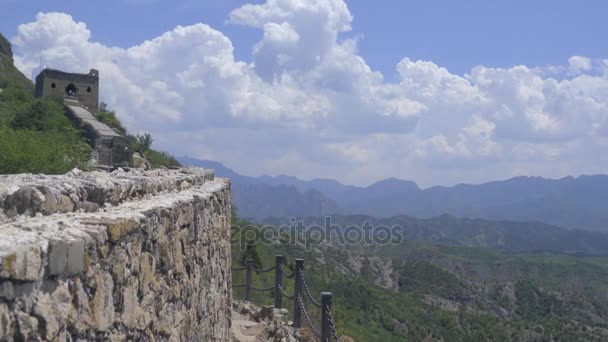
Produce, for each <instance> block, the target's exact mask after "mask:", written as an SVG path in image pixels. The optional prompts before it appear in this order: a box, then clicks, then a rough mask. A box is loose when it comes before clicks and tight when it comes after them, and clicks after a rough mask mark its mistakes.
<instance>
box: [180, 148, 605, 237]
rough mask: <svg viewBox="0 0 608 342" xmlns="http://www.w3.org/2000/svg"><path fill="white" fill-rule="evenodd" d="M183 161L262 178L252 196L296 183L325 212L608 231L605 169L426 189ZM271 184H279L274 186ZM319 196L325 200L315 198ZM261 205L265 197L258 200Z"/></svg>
mask: <svg viewBox="0 0 608 342" xmlns="http://www.w3.org/2000/svg"><path fill="white" fill-rule="evenodd" d="M180 161H181V162H182V163H183V164H193V165H199V166H207V167H211V168H214V169H216V171H217V173H218V175H221V176H227V177H230V178H232V179H233V182H234V183H235V190H234V191H235V194H237V193H239V192H240V190H239V189H238V187H239V186H242V185H244V184H247V185H251V184H257V185H258V186H259V188H258V189H256V191H255V193H252V192H250V193H249V195H250V197H248V200H250V199H253V198H255V196H261V197H258V198H257V199H256V201H260V202H261V201H262V199H264V201H265V203H269V201H270V200H271V199H270V198H269V197H267V196H266V195H265V192H269V193H270V192H272V191H279V190H277V189H276V187H287V188H284V190H282V191H281V193H282V194H286V192H285V191H287V190H286V189H292V190H291V191H293V189H295V190H297V193H299V194H302V195H303V194H305V193H307V192H309V191H313V192H314V195H309V196H308V197H307V198H306V200H305V201H304V202H303V203H306V204H307V205H306V208H307V209H305V210H303V211H310V209H308V208H323V212H324V213H339V212H342V213H346V214H365V215H371V216H377V217H391V216H398V215H410V216H416V217H423V218H424V217H433V216H438V215H442V214H451V215H454V216H459V217H472V218H486V219H493V220H519V221H540V222H545V223H549V224H553V225H559V226H563V227H567V228H580V229H589V230H599V231H608V176H605V175H600V176H580V177H577V178H574V177H565V178H561V179H545V178H541V177H516V178H512V179H508V180H504V181H496V182H489V183H484V184H479V185H468V184H461V185H456V186H452V187H444V186H436V187H431V188H428V189H424V190H422V189H420V188H419V187H418V186H417V185H416V184H415V183H414V182H411V181H404V180H399V179H395V178H389V179H386V180H383V181H380V182H377V183H375V184H372V185H370V186H368V187H357V186H351V185H344V184H341V183H339V182H338V181H335V180H328V179H313V180H310V181H305V180H300V179H298V178H296V177H290V176H276V177H271V176H262V177H246V176H241V175H238V174H236V173H235V172H234V171H232V170H230V169H228V168H226V167H224V166H222V165H221V164H219V163H215V162H210V161H196V160H193V159H187V158H182V159H181V160H180ZM195 161H196V162H198V164H195V163H194V162H195ZM261 185H266V187H261ZM271 188H275V189H274V190H272V191H271ZM274 196H275V197H276V196H277V195H276V194H275V195H274ZM279 197H280V196H279ZM240 200H241V199H238V200H237V199H236V198H235V203H236V204H237V206H238V207H239V208H240V211H241V212H242V215H243V216H247V217H251V218H262V217H268V216H280V215H279V214H278V212H281V213H286V215H288V216H289V215H295V214H294V212H295V209H296V208H295V204H294V205H293V206H291V207H290V208H286V207H285V206H283V207H280V208H279V207H277V208H276V209H277V211H273V210H272V208H266V209H265V210H263V211H261V212H258V211H256V210H253V209H252V210H251V211H247V213H246V212H245V211H244V206H245V205H253V204H251V203H248V204H245V203H241V202H240ZM317 200H318V201H321V203H325V204H324V205H322V204H321V203H317V204H313V201H317ZM260 205H262V203H259V204H255V205H253V206H260ZM313 211H314V210H313ZM249 214H251V215H249Z"/></svg>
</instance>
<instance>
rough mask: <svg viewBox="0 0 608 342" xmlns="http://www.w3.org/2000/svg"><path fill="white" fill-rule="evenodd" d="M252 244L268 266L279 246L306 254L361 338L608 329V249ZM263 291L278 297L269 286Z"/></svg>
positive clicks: (510, 336)
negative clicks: (578, 252)
mask: <svg viewBox="0 0 608 342" xmlns="http://www.w3.org/2000/svg"><path fill="white" fill-rule="evenodd" d="M241 226H242V224H241ZM245 250H247V249H245ZM244 254H249V255H254V254H255V255H257V256H258V259H259V260H260V264H261V265H260V266H261V267H268V266H272V264H273V263H274V255H275V254H285V255H287V257H288V262H293V259H294V258H295V257H303V258H305V260H306V278H307V280H308V281H309V282H310V283H311V284H312V287H313V289H314V292H315V293H319V292H320V291H323V290H330V291H332V292H333V293H334V302H335V305H334V311H335V317H336V320H337V321H338V325H339V329H338V330H339V332H340V333H341V334H344V335H348V336H351V337H353V338H355V340H357V341H422V340H428V341H604V340H607V339H608V292H607V290H608V259H607V258H598V257H575V256H566V255H558V254H546V253H545V254H530V253H528V254H514V253H503V252H497V251H494V250H490V249H483V248H466V247H449V246H440V245H430V244H426V243H414V242H406V243H403V244H401V245H399V246H392V247H387V248H384V247H377V248H364V247H362V246H348V247H339V246H317V247H313V248H312V249H311V250H310V251H306V250H305V249H304V248H302V247H301V246H292V245H280V244H279V245H277V244H274V245H265V244H258V245H256V247H255V248H253V247H250V248H249V249H248V251H247V252H244V251H243V250H241V249H239V248H237V246H235V247H234V249H233V258H234V261H233V263H234V265H235V266H238V265H239V262H240V260H242V259H243V255H244ZM243 277H244V273H243V272H241V273H239V272H236V273H234V274H233V279H234V283H235V284H238V283H244V278H243ZM254 278H256V279H259V278H260V277H259V276H257V275H256V276H255V277H254ZM272 279H273V275H272V274H270V275H268V276H267V279H266V283H264V282H263V281H260V280H256V281H258V283H257V286H259V287H263V286H265V285H266V284H268V285H272ZM290 286H291V285H290ZM287 292H293V290H292V288H291V287H288V291H287ZM242 295H243V293H242V290H240V289H239V290H236V291H235V296H236V297H237V298H238V297H239V296H242ZM255 300H256V301H257V302H258V303H267V304H271V303H272V299H271V298H270V297H269V296H268V294H265V295H264V294H256V298H255ZM287 303H288V304H287V305H288V306H287V307H291V305H292V304H291V302H290V301H287ZM314 315H315V314H314V311H313V316H314ZM315 317H316V318H318V317H317V316H315Z"/></svg>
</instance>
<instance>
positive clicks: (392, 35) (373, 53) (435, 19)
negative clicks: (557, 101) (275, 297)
mask: <svg viewBox="0 0 608 342" xmlns="http://www.w3.org/2000/svg"><path fill="white" fill-rule="evenodd" d="M0 2H1V3H2V7H3V8H4V9H5V10H6V12H5V14H4V15H2V20H1V21H0V32H2V33H4V34H5V35H8V36H9V37H10V36H13V35H14V34H15V32H16V29H17V25H19V24H22V23H25V22H28V21H31V20H32V19H33V18H34V17H35V15H36V13H38V12H50V11H58V12H65V13H69V14H71V15H72V16H73V17H74V19H76V20H79V21H84V22H86V23H87V25H88V26H89V28H90V29H91V31H92V32H93V38H94V39H95V40H96V41H99V42H102V43H104V44H107V45H116V46H120V47H129V46H132V45H134V44H138V43H140V42H142V41H144V40H146V39H150V38H151V37H155V36H157V35H160V34H162V33H164V32H166V31H169V30H171V29H173V28H174V27H175V26H177V25H189V24H194V23H197V22H203V23H207V24H209V25H210V26H212V27H214V28H218V29H220V30H221V31H222V32H224V33H225V34H226V35H227V36H228V37H230V39H231V40H232V41H233V42H234V45H235V48H236V55H237V57H239V59H241V60H250V59H251V47H252V46H253V44H254V43H255V42H256V41H257V40H259V39H260V36H261V33H260V32H259V31H258V32H256V31H254V30H251V29H250V28H244V27H240V26H238V25H232V24H230V23H227V18H228V15H229V13H230V11H231V10H233V9H234V8H236V7H238V6H239V5H242V4H244V3H262V1H259V0H258V1H237V0H201V1H196V0H176V1H161V0H110V1H103V2H84V1H75V0H70V1H31V0H29V1H28V0H19V1H16V0H2V1H0ZM347 4H348V7H349V9H350V10H351V12H352V13H353V16H354V18H355V22H354V25H353V31H352V32H349V33H347V34H346V36H351V37H352V36H355V37H361V41H360V43H359V48H360V51H361V54H362V55H363V56H365V58H366V60H367V62H368V64H369V65H370V66H372V67H373V68H374V69H376V70H380V71H382V72H383V73H384V74H385V75H386V76H387V77H392V76H394V66H395V65H396V64H397V63H398V62H399V61H400V60H401V59H402V58H403V56H405V55H407V56H408V57H410V58H412V59H423V60H432V61H434V62H436V63H438V64H441V65H443V66H445V67H446V68H447V69H448V70H450V71H451V72H453V73H457V74H464V73H467V72H468V71H470V69H471V68H472V67H474V66H476V65H480V64H481V65H488V66H495V67H510V66H514V65H518V64H525V65H535V66H541V65H550V64H563V63H564V62H565V61H566V60H567V59H568V58H569V57H570V56H573V55H583V56H587V57H592V58H593V57H595V58H600V57H605V56H608V44H607V43H606V42H605V41H602V37H606V36H607V35H608V20H606V16H607V15H608V2H606V1H603V0H585V1H564V0H557V1H556V0H534V1H530V0H511V1H487V0H467V1H445V0H443V1H439V0H426V1H403V0H378V1H366V0H356V1H347ZM6 14H10V15H6Z"/></svg>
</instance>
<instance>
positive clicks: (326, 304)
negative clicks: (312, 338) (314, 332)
mask: <svg viewBox="0 0 608 342" xmlns="http://www.w3.org/2000/svg"><path fill="white" fill-rule="evenodd" d="M330 311H331V292H321V342H331V326H330V324H331V323H330V322H329V312H330Z"/></svg>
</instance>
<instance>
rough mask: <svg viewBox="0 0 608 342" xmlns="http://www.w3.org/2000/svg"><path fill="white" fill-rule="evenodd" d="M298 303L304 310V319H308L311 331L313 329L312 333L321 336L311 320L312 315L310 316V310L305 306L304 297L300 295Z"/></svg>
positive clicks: (307, 322)
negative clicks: (307, 310)
mask: <svg viewBox="0 0 608 342" xmlns="http://www.w3.org/2000/svg"><path fill="white" fill-rule="evenodd" d="M298 305H299V306H300V310H301V311H302V313H303V314H304V319H305V321H306V324H307V325H308V327H309V328H310V331H312V333H313V334H314V335H315V336H316V337H318V338H321V333H320V332H319V331H318V330H317V329H316V328H315V326H314V325H313V324H312V321H311V320H310V317H308V312H306V308H305V307H304V303H303V302H302V297H300V296H298Z"/></svg>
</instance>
